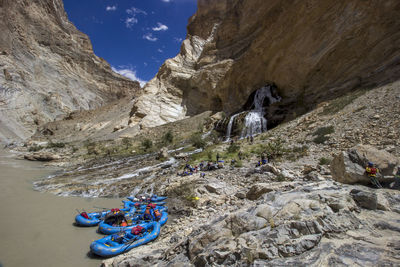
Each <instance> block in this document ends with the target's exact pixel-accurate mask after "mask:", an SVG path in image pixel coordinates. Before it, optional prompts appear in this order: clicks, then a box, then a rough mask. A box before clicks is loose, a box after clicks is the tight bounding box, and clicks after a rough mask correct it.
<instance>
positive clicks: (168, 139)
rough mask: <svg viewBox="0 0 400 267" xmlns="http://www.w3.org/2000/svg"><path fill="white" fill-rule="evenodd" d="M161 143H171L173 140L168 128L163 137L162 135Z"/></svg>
mask: <svg viewBox="0 0 400 267" xmlns="http://www.w3.org/2000/svg"><path fill="white" fill-rule="evenodd" d="M161 141H162V143H164V144H172V142H174V134H173V133H172V131H171V130H169V131H168V132H166V133H165V134H164V135H163V137H162V140H161Z"/></svg>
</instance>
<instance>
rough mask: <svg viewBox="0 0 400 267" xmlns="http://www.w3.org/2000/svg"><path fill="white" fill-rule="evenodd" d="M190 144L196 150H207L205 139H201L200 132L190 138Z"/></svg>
mask: <svg viewBox="0 0 400 267" xmlns="http://www.w3.org/2000/svg"><path fill="white" fill-rule="evenodd" d="M190 142H191V143H192V145H193V146H194V147H196V148H205V147H206V145H207V143H206V141H205V140H203V138H202V137H201V133H199V132H197V133H194V134H192V136H190Z"/></svg>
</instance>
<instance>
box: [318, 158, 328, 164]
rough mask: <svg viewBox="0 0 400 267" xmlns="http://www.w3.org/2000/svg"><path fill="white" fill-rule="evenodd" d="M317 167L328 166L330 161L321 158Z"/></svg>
mask: <svg viewBox="0 0 400 267" xmlns="http://www.w3.org/2000/svg"><path fill="white" fill-rule="evenodd" d="M318 163H319V165H329V164H330V163H331V160H330V159H328V158H325V157H322V158H320V159H319V162H318Z"/></svg>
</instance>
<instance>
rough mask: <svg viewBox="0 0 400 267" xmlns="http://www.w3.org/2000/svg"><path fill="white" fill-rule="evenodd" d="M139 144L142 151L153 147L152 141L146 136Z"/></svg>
mask: <svg viewBox="0 0 400 267" xmlns="http://www.w3.org/2000/svg"><path fill="white" fill-rule="evenodd" d="M140 145H141V146H142V148H143V150H144V151H148V150H150V149H151V148H152V147H153V142H152V141H151V140H150V139H148V138H146V139H144V140H143V141H142V142H141V144H140Z"/></svg>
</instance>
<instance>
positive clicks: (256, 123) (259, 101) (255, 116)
mask: <svg viewBox="0 0 400 267" xmlns="http://www.w3.org/2000/svg"><path fill="white" fill-rule="evenodd" d="M265 98H268V100H269V103H268V104H269V105H271V104H272V103H275V102H279V101H280V100H281V98H280V97H279V96H278V97H274V96H272V93H271V86H269V85H268V86H264V87H261V88H260V89H258V90H257V91H256V94H255V95H254V100H253V105H252V108H253V109H252V110H250V112H249V113H248V114H247V115H246V117H245V119H244V128H243V130H242V133H241V135H240V138H246V137H248V136H253V135H257V134H260V133H262V132H264V131H266V130H267V119H265V118H264V115H265V110H264V107H263V104H264V100H265Z"/></svg>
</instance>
